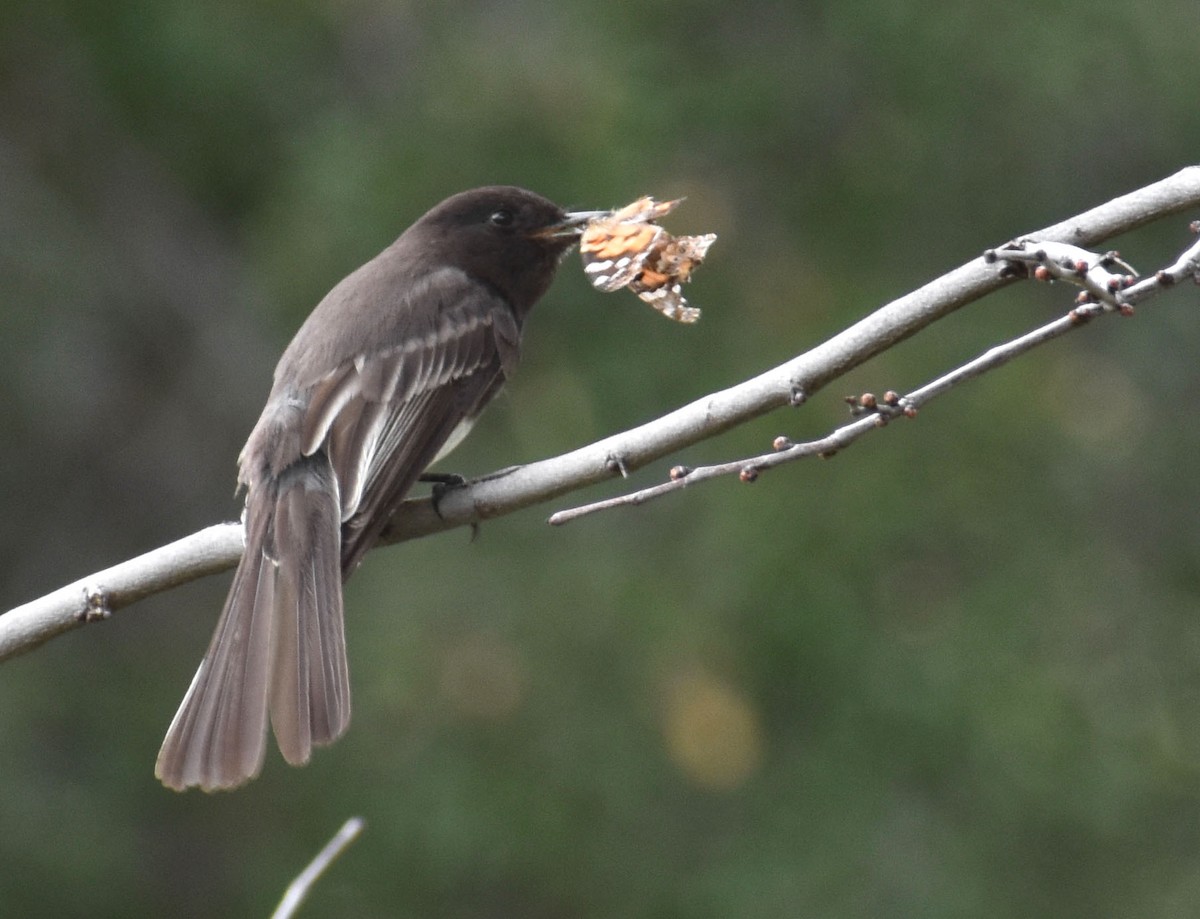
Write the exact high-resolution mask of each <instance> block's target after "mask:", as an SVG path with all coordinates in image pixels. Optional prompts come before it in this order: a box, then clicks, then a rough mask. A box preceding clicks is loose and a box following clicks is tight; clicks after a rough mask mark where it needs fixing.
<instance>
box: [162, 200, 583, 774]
mask: <svg viewBox="0 0 1200 919" xmlns="http://www.w3.org/2000/svg"><path fill="white" fill-rule="evenodd" d="M596 216H597V213H596V212H586V213H576V214H568V213H567V212H565V211H564V210H563V209H562V208H560V207H558V206H557V205H556V204H554V203H552V202H550V201H547V200H546V199H545V198H542V197H540V196H539V195H535V194H533V193H532V192H528V191H525V190H524V189H520V188H514V187H511V186H495V187H490V188H478V189H475V190H473V191H467V192H463V193H462V194H459V195H455V196H454V197H452V198H448V199H446V200H445V201H443V202H442V203H441V204H439V205H438V206H437V207H435V208H433V210H431V211H430V212H429V213H427V214H426V215H425V216H424V217H422V218H421V219H420V220H418V221H417V222H416V223H414V224H413V225H412V226H411V227H409V228H408V229H407V230H406V231H405V232H404V233H403V234H402V235H401V236H400V238H399V239H397V240H396V241H395V242H394V243H392V245H390V246H389V247H388V248H387V249H385V250H384V251H383V252H382V253H380V254H379V255H378V256H376V257H375V258H373V259H372V260H371V261H369V262H367V263H366V264H365V265H363V266H362V267H361V268H359V269H358V270H357V271H355V272H353V273H352V274H351V275H350V276H349V277H347V278H345V279H344V280H343V281H342V282H341V283H340V284H338V285H337V286H336V287H334V288H333V290H331V291H330V292H329V293H328V294H327V295H326V297H325V299H323V300H322V301H321V302H320V303H319V304H318V305H317V308H316V309H315V310H313V312H312V315H310V316H309V317H308V320H307V321H306V322H305V323H304V325H302V326H301V327H300V331H299V332H297V333H296V337H295V338H294V339H292V343H291V344H290V345H289V346H288V348H287V350H286V351H285V352H284V353H283V357H282V358H281V359H280V361H279V366H278V367H276V368H275V384H274V386H273V387H272V389H271V394H270V397H269V398H268V399H267V405H266V408H264V409H263V413H262V416H261V417H260V418H259V420H258V424H256V425H255V426H254V430H253V431H252V432H251V434H250V439H249V440H248V441H247V442H246V446H245V448H244V449H243V450H242V454H241V456H240V458H239V461H238V462H239V475H238V482H239V483H240V485H242V486H245V488H246V510H245V514H244V516H243V520H244V523H245V531H246V532H245V542H246V549H245V554H244V555H243V556H242V560H241V563H240V564H239V565H238V568H237V572H236V573H235V574H234V576H233V585H232V587H231V588H230V590H229V597H228V599H227V600H226V601H225V608H224V610H222V612H221V618H220V621H219V622H218V623H217V629H216V633H215V634H214V635H213V639H212V643H211V644H210V645H209V648H208V652H207V654H205V657H204V660H203V662H202V663H201V664H200V669H199V670H198V671H197V672H196V676H195V678H194V679H193V680H192V685H191V688H190V689H189V690H188V693H187V696H186V697H185V698H184V700H183V704H182V705H181V706H180V707H179V712H178V713H177V714H176V715H175V720H174V721H172V722H171V727H170V728H169V729H168V730H167V736H166V739H165V740H164V741H163V745H162V749H161V750H160V751H159V754H158V765H157V767H156V769H155V773H156V774H157V776H158V777H159V778H160V779H161V780H162V782H163V784H165V785H167V786H169V787H171V788H175V789H184V788H187V787H189V786H192V785H198V786H199V787H201V788H203V789H205V790H206V791H209V790H213V789H219V788H232V787H234V786H236V785H240V784H241V783H243V782H245V781H247V780H249V779H251V778H253V777H254V776H256V775H257V774H258V771H259V769H260V768H261V767H262V762H263V755H264V753H265V750H266V730H267V714H268V712H269V713H270V719H271V725H272V726H273V727H274V729H275V738H276V740H277V741H278V743H279V749H280V751H281V752H282V753H283V756H284V759H286V760H287V761H288V762H289V763H293V764H300V763H304V762H307V761H308V758H309V756H310V754H311V753H312V748H313V746H314V745H318V744H328V743H332V742H333V741H334V740H336V739H337V738H338V737H339V736H340V735H341V734H342V732H343V731H345V730H346V726H347V724H348V723H349V721H350V682H349V676H348V671H347V665H346V641H345V635H344V632H343V625H342V583H343V582H344V581H345V579H346V578H347V577H349V576H350V573H351V572H352V571H354V569H355V567H356V566H357V565H358V564H359V562H360V561H361V560H362V557H363V555H364V554H365V553H366V552H367V551H368V550H369V549H370V548H371V546H372V545H373V544H374V542H375V540H376V538H377V537H378V536H379V533H380V531H381V530H382V529H383V528H384V526H385V525H386V524H387V522H388V519H389V516H390V515H391V513H392V512H393V510H394V509H395V507H396V506H397V504H399V502H400V501H401V500H402V499H403V498H404V496H405V495H406V494H407V492H408V490H409V489H410V488H411V487H412V486H413V484H414V483H415V482H416V481H417V479H418V478H419V477H420V475H421V474H422V473H423V472H424V471H425V468H426V467H427V466H429V465H430V464H431V463H433V462H434V461H435V460H436V459H438V458H439V457H440V456H442V455H444V454H445V453H447V452H449V450H450V449H451V448H453V447H454V446H455V444H457V443H458V442H459V440H461V438H462V437H463V435H465V434H466V432H467V429H468V428H469V427H470V425H471V423H472V422H473V421H474V420H475V418H476V416H477V415H478V414H479V412H480V411H481V410H482V409H483V407H484V406H485V405H486V404H487V403H488V402H489V401H490V400H491V398H492V397H493V396H494V395H495V394H496V392H497V390H498V389H499V388H500V386H501V385H502V384H503V383H504V381H505V380H506V379H508V377H510V376H512V373H513V371H514V370H515V369H516V366H517V358H518V356H519V353H520V345H521V328H522V325H523V324H524V321H525V317H526V316H527V315H528V314H529V311H530V309H531V308H532V307H533V305H534V303H535V302H537V300H538V298H539V297H541V296H542V294H544V293H545V292H546V289H547V288H548V287H549V286H550V282H551V281H552V280H553V279H554V273H555V270H556V268H557V267H558V263H559V261H560V260H561V258H562V256H563V255H564V254H565V253H566V251H567V250H568V249H569V248H570V247H571V245H572V244H573V243H574V242H575V241H576V240H577V238H578V237H579V234H580V232H581V231H582V230H583V227H584V225H585V224H586V223H587V222H588V220H589V219H591V218H594V217H596Z"/></svg>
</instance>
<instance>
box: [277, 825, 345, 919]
mask: <svg viewBox="0 0 1200 919" xmlns="http://www.w3.org/2000/svg"><path fill="white" fill-rule="evenodd" d="M364 826H366V823H364V822H363V819H362V817H351V818H350V819H349V820H347V821H346V822H345V823H343V824H342V828H341V829H340V830H338V831H337V833H336V835H334V837H333V839H331V840H329V842H327V843H326V844H325V848H323V849H322V850H321V851H320V852H318V853H317V856H316V858H314V859H313V860H312V861H311V862H309V863H308V867H307V868H305V869H304V870H303V871H301V872H300V873H299V874H298V875H297V876H296V879H295V880H294V881H292V883H290V884H288V888H287V890H286V891H284V894H283V899H282V900H280V901H279V906H277V907H276V908H275V912H273V913H271V919H290V917H292V916H294V915H295V914H296V910H298V909H299V908H300V905H301V904H302V903H303V902H304V901H305V899H306V898H307V897H308V894H309V892H310V891H311V890H312V887H313V885H314V884H315V883H316V882H317V880H318V879H319V878H320V877H321V875H322V874H324V873H325V871H326V870H327V869H328V868H329V866H330V865H332V864H333V862H334V860H335V859H336V858H337V857H338V856H339V855H341V854H342V853H343V852H344V851H346V848H347V847H348V846H349V845H350V843H352V842H354V840H356V839H357V838H358V835H359V834H360V833H361V832H362V831H363V827H364Z"/></svg>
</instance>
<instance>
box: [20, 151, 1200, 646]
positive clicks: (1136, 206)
mask: <svg viewBox="0 0 1200 919" xmlns="http://www.w3.org/2000/svg"><path fill="white" fill-rule="evenodd" d="M1197 207H1200V166H1190V167H1187V168H1186V169H1182V170H1180V171H1179V172H1177V173H1176V174H1175V175H1172V176H1169V177H1167V178H1165V179H1162V180H1161V181H1159V182H1155V183H1153V184H1152V185H1148V186H1146V187H1145V188H1142V189H1139V190H1137V191H1134V192H1131V193H1129V194H1127V195H1123V196H1121V197H1119V198H1116V199H1114V200H1112V201H1109V202H1107V203H1105V204H1102V205H1100V206H1098V207H1095V208H1092V209H1091V210H1089V211H1086V212H1085V213H1082V214H1079V215H1078V216H1076V217H1072V218H1070V219H1069V220H1066V221H1063V222H1062V223H1058V224H1055V225H1054V226H1051V227H1046V228H1044V229H1042V230H1038V231H1036V232H1034V233H1030V234H1028V236H1029V237H1030V238H1036V239H1038V240H1040V241H1041V243H1042V244H1049V243H1063V244H1067V245H1071V246H1079V247H1087V246H1092V245H1095V244H1096V243H1098V242H1100V241H1101V240H1104V239H1107V238H1109V237H1111V236H1114V235H1116V234H1119V233H1124V232H1128V231H1130V230H1133V229H1136V228H1137V227H1140V226H1144V225H1145V224H1147V223H1150V222H1152V221H1155V220H1160V219H1162V218H1164V217H1168V216H1170V215H1172V214H1177V213H1179V212H1181V211H1184V210H1188V209H1191V208H1197ZM1164 271H1166V272H1167V273H1168V275H1169V278H1170V279H1171V280H1181V279H1183V278H1184V277H1187V276H1189V275H1193V274H1194V273H1195V271H1196V255H1195V253H1194V252H1193V253H1192V255H1191V256H1190V260H1188V259H1183V260H1180V261H1179V262H1177V263H1176V264H1175V265H1173V266H1171V268H1169V269H1164ZM1160 274H1161V273H1160ZM1158 277H1159V276H1157V275H1156V276H1154V277H1153V278H1151V279H1147V280H1148V281H1149V282H1151V283H1158V284H1160V285H1165V284H1167V283H1170V280H1159V279H1158ZM1012 280H1013V279H1012V278H1006V277H1000V276H999V272H998V271H997V270H996V266H995V265H994V264H988V262H987V261H986V260H985V259H984V258H982V257H980V258H977V259H974V260H972V261H970V262H968V263H967V264H965V265H963V266H961V267H959V268H956V269H954V270H953V271H951V272H949V273H948V274H946V275H943V276H942V277H940V278H937V279H936V280H934V281H932V282H930V283H928V284H926V285H925V286H923V287H921V288H920V289H918V290H916V291H913V292H912V293H910V294H907V295H905V296H903V297H901V298H899V299H898V300H895V301H893V302H892V303H889V304H887V305H885V306H884V307H882V308H881V309H879V310H877V311H875V312H874V313H872V314H870V315H869V316H867V317H865V318H864V319H862V320H860V321H859V322H857V323H855V324H854V325H852V326H851V327H850V328H848V329H846V330H845V331H843V332H841V333H840V334H838V335H836V336H834V337H833V338H831V339H829V340H828V341H826V342H824V343H822V344H820V345H818V346H817V347H815V348H813V349H811V350H810V351H807V352H805V353H804V354H801V355H799V356H797V357H795V358H793V359H792V360H790V361H788V362H787V363H784V364H782V365H780V366H778V367H775V368H773V369H771V370H768V371H766V372H765V373H761V374H759V375H758V376H756V377H753V378H752V379H749V380H746V381H744V382H742V383H739V384H737V385H735V386H731V387H729V388H728V389H724V390H721V391H720V392H715V393H712V394H710V395H707V396H704V397H703V398H700V399H697V400H696V401H694V402H692V403H691V404H689V405H685V406H683V407H682V408H679V409H676V410H675V411H673V412H670V413H669V414H667V415H664V416H663V417H661V418H659V419H657V420H656V421H652V422H650V423H648V424H645V425H642V426H640V427H637V428H634V429H632V430H629V431H626V432H624V433H621V434H617V435H614V436H612V437H608V438H605V439H604V440H601V441H599V442H597V443H594V444H592V445H590V446H587V447H583V448H581V449H578V450H574V451H572V452H570V453H566V454H563V455H562V456H558V457H555V458H553V459H547V460H543V461H541V462H537V463H532V464H530V465H527V466H521V467H517V468H515V469H512V470H506V471H505V472H503V473H501V474H493V475H491V476H485V477H484V478H483V479H481V480H479V481H476V482H472V483H469V484H468V485H466V486H464V487H462V488H457V489H453V490H451V491H449V492H447V493H446V494H444V495H443V496H442V497H441V499H440V500H439V502H438V507H437V510H436V511H435V510H434V508H433V504H432V502H431V501H430V500H429V499H428V498H415V499H410V500H408V501H405V502H404V503H403V504H402V505H401V506H400V507H399V508H398V509H397V511H396V514H395V515H394V517H393V519H392V522H391V524H390V525H389V527H388V529H387V531H386V532H385V533H384V534H383V537H382V538H381V540H380V541H381V543H384V544H386V543H393V542H400V541H402V540H407V539H415V538H419V537H422V536H428V535H430V534H432V533H437V532H440V531H443V530H447V529H450V528H452V527H458V526H464V525H470V524H474V523H477V522H479V521H481V520H484V519H488V518H491V517H497V516H501V515H503V514H508V513H512V512H513V511H516V510H519V509H521V508H524V507H528V506H529V505H532V504H536V503H539V502H542V501H546V500H549V499H551V498H554V497H557V496H558V495H562V494H565V493H566V492H569V491H574V490H577V489H580V488H583V487H585V486H587V485H591V484H594V483H596V482H600V481H602V480H605V479H609V478H612V477H614V476H617V475H622V474H624V473H627V472H629V471H632V470H635V469H638V468H641V467H642V466H645V465H646V464H648V463H650V462H653V461H655V460H657V459H659V458H661V457H663V456H667V455H669V454H671V453H673V452H676V451H678V450H680V449H682V448H684V447H687V446H689V445H691V444H694V443H697V442H699V441H701V440H705V439H707V438H710V437H713V436H715V435H716V434H719V433H721V432H723V431H726V430H729V429H730V428H733V427H735V426H737V425H740V424H744V423H745V422H747V421H750V420H751V419H754V418H757V417H759V416H760V415H763V414H766V413H767V412H769V411H772V410H774V409H777V408H782V407H786V406H790V405H799V404H800V403H802V402H803V401H805V399H807V398H808V397H809V396H811V395H812V394H813V393H815V392H816V391H818V390H819V389H821V388H822V387H824V386H825V385H827V384H828V383H829V382H831V381H832V380H834V379H836V378H838V377H839V376H841V375H843V374H844V373H846V372H847V371H849V370H850V369H852V368H854V367H856V366H858V365H860V364H862V363H863V362H864V361H866V360H868V359H869V358H871V357H873V356H875V355H876V354H879V353H880V352H882V351H884V350H886V349H887V348H889V347H891V346H892V345H894V344H896V343H897V342H899V341H902V340H903V339H905V338H908V337H909V336H911V335H914V334H915V333H916V332H918V331H920V330H921V329H923V328H925V327H926V326H928V325H929V324H930V323H932V322H935V321H936V320H938V319H940V318H941V317H943V316H945V315H947V314H949V313H951V312H953V311H954V310H957V309H958V308H960V307H962V306H965V305H966V304H969V303H971V302H973V301H975V300H978V299H979V298H980V297H983V296H986V295H987V294H989V293H992V292H994V291H995V290H998V289H999V288H1001V287H1003V286H1004V285H1006V284H1008V283H1010V282H1011V281H1012ZM1140 283H1146V282H1140ZM1140 283H1139V285H1135V286H1134V287H1131V288H1128V289H1126V290H1124V291H1123V292H1122V296H1123V298H1124V299H1125V300H1126V301H1128V302H1133V300H1132V299H1131V295H1132V294H1133V293H1134V291H1135V290H1137V288H1138V287H1139V286H1140ZM872 421H873V419H872ZM831 436H834V437H835V438H839V439H838V441H837V443H836V444H835V447H837V446H840V445H841V440H840V438H841V437H843V436H845V435H843V434H839V433H838V432H835V434H834V435H831ZM694 476H695V473H693V475H692V476H689V477H688V478H690V479H692V481H696V479H695V478H694ZM668 484H670V483H668ZM205 534H208V536H207V537H205ZM201 537H205V538H201ZM169 550H174V551H173V552H172V551H169ZM240 552H241V539H240V527H239V526H238V525H236V524H229V525H227V526H225V527H213V528H209V530H205V531H203V533H200V534H196V535H195V536H192V537H188V538H186V539H183V540H180V541H179V542H177V543H174V544H172V546H168V547H165V548H164V549H162V550H156V551H155V552H151V553H148V554H147V555H144V556H141V557H139V558H138V559H134V560H133V561H131V562H126V563H124V564H121V565H116V566H114V567H113V568H110V569H108V570H107V571H104V572H101V573H100V574H98V575H95V576H93V577H89V578H85V579H83V580H81V581H78V582H76V583H75V584H72V585H70V586H68V587H65V588H62V589H61V590H58V591H55V592H54V593H52V594H49V595H47V596H46V597H43V598H41V599H40V600H35V601H33V602H32V603H29V604H26V605H25V606H23V607H19V608H17V609H15V610H12V611H10V612H8V613H5V614H4V615H3V616H0V660H2V659H4V658H6V657H11V656H13V655H14V654H18V653H21V652H22V651H26V650H29V649H31V648H33V647H36V646H37V645H38V644H40V643H41V642H43V641H45V640H46V639H48V638H50V637H53V636H54V635H58V634H61V633H62V632H64V631H67V630H69V629H71V628H75V627H77V626H79V625H82V624H84V623H85V622H88V621H92V619H94V618H95V617H96V616H97V615H102V614H104V613H106V612H111V611H114V610H116V609H119V608H120V607H121V606H123V605H126V604H127V603H130V602H133V601H134V600H136V599H140V598H141V597H144V596H147V595H149V594H152V593H156V592H159V591H163V590H167V589H169V588H171V587H175V586H177V585H179V584H182V583H184V582H186V581H188V580H192V579H194V578H196V577H200V576H201V575H204V574H209V573H213V572H216V571H219V570H221V569H223V568H227V567H231V566H232V565H234V564H235V563H236V561H237V558H238V556H239V554H240ZM127 579H128V580H127ZM129 583H133V584H136V587H135V588H133V589H130V588H129V587H128V586H126V585H127V584H129ZM85 588H88V590H85ZM91 588H95V589H91ZM88 598H92V600H94V601H95V602H90V601H89V599H88ZM89 609H90V610H91V612H92V615H91V616H89V614H88V611H89Z"/></svg>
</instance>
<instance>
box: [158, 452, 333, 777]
mask: <svg viewBox="0 0 1200 919" xmlns="http://www.w3.org/2000/svg"><path fill="white" fill-rule="evenodd" d="M245 519H246V549H245V553H244V554H243V556H242V560H241V563H240V564H239V565H238V568H237V572H236V573H235V574H234V577H233V585H232V587H231V588H230V591H229V597H228V598H227V599H226V601H225V608H224V609H223V610H222V612H221V618H220V621H219V622H218V624H217V628H216V632H215V633H214V635H213V639H212V643H211V644H210V645H209V648H208V652H207V653H206V654H205V656H204V661H203V662H202V663H201V664H200V669H199V670H198V671H197V672H196V676H195V678H194V679H193V680H192V685H191V687H190V688H189V689H188V693H187V695H186V696H185V697H184V700H183V704H182V705H180V707H179V711H178V713H177V714H176V715H175V719H174V721H172V722H171V727H170V728H169V729H168V730H167V736H166V738H165V739H164V741H163V745H162V749H161V750H160V751H159V754H158V764H157V766H156V768H155V774H156V775H157V776H158V777H159V779H160V780H161V781H162V782H163V784H164V785H167V786H168V787H170V788H175V789H179V790H182V789H184V788H188V787H190V786H199V787H200V788H202V789H204V790H205V791H212V790H216V789H224V788H233V787H235V786H237V785H241V784H242V783H243V782H246V781H248V780H249V779H252V778H254V777H255V776H256V775H258V772H259V770H260V769H261V768H262V763H263V756H264V753H265V750H266V726H267V715H268V708H269V711H270V719H271V724H272V726H273V727H274V729H275V736H276V738H277V739H278V741H279V747H280V750H281V751H282V752H283V755H284V757H285V758H286V759H287V760H288V762H290V763H293V764H299V763H303V762H306V761H307V760H308V758H309V755H310V754H311V752H312V747H313V745H315V744H324V743H330V742H332V741H333V740H335V739H336V738H337V737H338V736H340V735H341V733H342V732H343V731H345V729H346V727H347V725H348V724H349V722H350V685H349V673H348V668H347V665H346V642H345V633H344V631H343V624H342V591H341V547H340V535H339V528H340V510H339V502H338V495H337V485H336V483H335V482H334V479H333V475H332V472H331V471H330V469H329V463H328V460H327V459H326V458H325V457H324V456H323V455H322V454H316V455H314V456H311V457H308V458H306V459H304V460H302V461H301V462H300V463H297V464H296V465H294V466H292V467H290V468H289V469H287V470H286V471H285V472H284V473H283V475H281V476H280V477H279V479H278V480H275V481H270V482H265V483H263V484H262V485H261V486H259V488H258V489H255V490H252V491H251V493H250V494H249V495H248V496H247V502H246V518H245Z"/></svg>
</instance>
